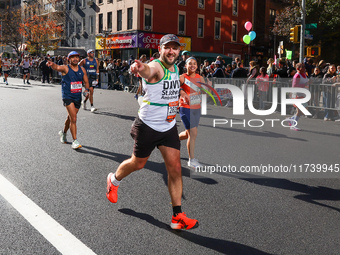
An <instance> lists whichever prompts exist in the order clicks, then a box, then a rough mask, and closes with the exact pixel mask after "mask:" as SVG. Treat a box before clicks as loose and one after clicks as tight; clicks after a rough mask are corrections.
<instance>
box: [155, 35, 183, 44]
mask: <svg viewBox="0 0 340 255" xmlns="http://www.w3.org/2000/svg"><path fill="white" fill-rule="evenodd" d="M169 42H174V43H177V44H178V45H179V46H181V44H180V42H179V39H178V37H177V36H176V35H174V34H167V35H164V36H163V37H162V38H161V40H160V41H159V44H160V45H161V46H162V45H164V44H167V43H169Z"/></svg>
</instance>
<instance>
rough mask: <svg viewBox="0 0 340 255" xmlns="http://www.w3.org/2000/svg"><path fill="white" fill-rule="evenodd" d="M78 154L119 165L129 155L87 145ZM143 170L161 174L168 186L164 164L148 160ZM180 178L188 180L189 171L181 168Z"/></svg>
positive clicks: (198, 179) (210, 182)
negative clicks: (87, 154) (88, 155)
mask: <svg viewBox="0 0 340 255" xmlns="http://www.w3.org/2000/svg"><path fill="white" fill-rule="evenodd" d="M78 153H89V154H92V155H94V156H97V157H102V158H106V159H110V160H113V161H116V162H118V163H121V162H123V161H124V160H126V159H129V158H130V155H124V154H120V153H115V152H112V151H105V150H101V149H98V148H94V147H91V146H87V145H83V148H82V149H81V150H79V151H78ZM144 169H148V170H150V171H153V172H155V173H159V174H161V175H162V177H163V181H164V184H165V186H168V173H167V171H166V168H165V164H164V163H163V162H162V163H158V162H153V161H150V160H149V161H148V162H146V164H145V166H144ZM182 176H184V177H189V178H190V170H189V169H187V168H184V167H182ZM192 180H195V181H199V182H201V183H204V184H217V183H218V182H217V181H215V180H214V179H210V178H197V179H192ZM183 199H185V195H184V192H183Z"/></svg>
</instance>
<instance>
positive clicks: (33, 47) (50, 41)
mask: <svg viewBox="0 0 340 255" xmlns="http://www.w3.org/2000/svg"><path fill="white" fill-rule="evenodd" d="M19 31H20V34H21V35H23V36H24V38H25V42H26V44H27V49H28V51H29V52H30V53H31V54H36V55H41V54H45V53H46V52H47V51H49V50H54V49H56V48H58V43H59V41H60V38H59V37H60V34H61V33H62V27H61V26H58V25H57V23H56V21H55V20H53V19H50V18H49V17H48V16H47V17H46V16H41V15H37V14H35V13H34V12H31V15H28V17H27V18H25V19H23V22H22V23H21V24H20V28H19Z"/></svg>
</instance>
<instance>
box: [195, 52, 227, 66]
mask: <svg viewBox="0 0 340 255" xmlns="http://www.w3.org/2000/svg"><path fill="white" fill-rule="evenodd" d="M190 55H191V56H194V57H195V58H199V59H200V60H201V62H202V61H204V60H205V59H207V60H208V61H209V62H211V61H214V60H216V57H217V56H221V57H222V58H223V59H224V61H225V63H226V64H231V62H232V58H231V57H228V56H226V55H223V54H221V53H212V52H199V51H191V52H190Z"/></svg>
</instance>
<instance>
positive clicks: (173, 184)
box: [106, 34, 198, 229]
mask: <svg viewBox="0 0 340 255" xmlns="http://www.w3.org/2000/svg"><path fill="white" fill-rule="evenodd" d="M158 50H159V53H160V58H159V60H155V61H152V62H151V63H149V64H145V63H142V62H140V61H139V60H136V61H135V63H134V64H132V65H131V68H130V70H131V72H133V73H135V74H136V73H138V74H139V75H140V76H141V77H143V89H144V91H145V95H144V99H143V103H142V104H141V107H140V109H139V113H138V117H137V118H136V120H135V121H134V123H133V125H132V128H131V136H132V138H133V139H134V140H135V144H134V150H133V154H132V156H131V158H129V159H127V160H125V161H124V162H122V163H121V164H120V166H119V167H118V169H117V171H116V173H114V174H113V173H110V174H109V175H108V177H107V193H106V196H107V198H108V200H109V201H110V202H112V203H116V202H117V199H118V195H117V191H118V186H119V184H120V182H121V180H122V179H123V178H124V177H126V176H128V175H129V174H130V173H132V172H134V171H136V170H139V169H142V168H143V167H144V165H145V164H146V162H147V160H148V158H149V156H150V154H151V152H152V151H153V150H154V148H155V147H157V148H158V149H159V150H160V151H161V153H162V156H163V159H164V163H165V166H166V169H167V172H168V189H169V193H170V197H171V203H172V206H173V216H172V220H171V224H170V226H171V228H173V229H191V228H196V227H198V221H197V220H195V219H190V218H188V217H187V216H186V215H185V213H183V212H182V208H181V198H182V190H183V186H182V170H181V161H180V141H179V137H178V131H177V127H176V120H175V117H176V113H177V108H178V98H179V94H180V93H181V95H182V96H184V97H186V100H188V101H189V100H190V99H189V97H188V96H187V95H186V93H185V92H184V91H180V82H179V74H178V69H177V66H174V64H175V61H176V59H177V58H178V55H179V52H180V43H179V39H178V38H177V36H176V35H173V34H167V35H165V36H163V37H162V38H161V40H160V46H158ZM140 185H145V183H144V182H143V183H140Z"/></svg>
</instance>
